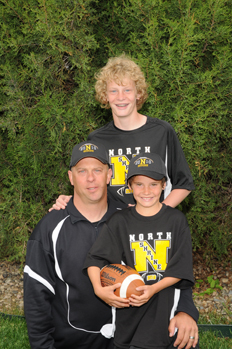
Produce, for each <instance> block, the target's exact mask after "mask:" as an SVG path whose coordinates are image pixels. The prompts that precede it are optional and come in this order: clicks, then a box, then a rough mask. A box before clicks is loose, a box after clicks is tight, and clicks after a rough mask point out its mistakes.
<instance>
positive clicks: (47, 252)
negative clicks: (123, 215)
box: [24, 200, 125, 349]
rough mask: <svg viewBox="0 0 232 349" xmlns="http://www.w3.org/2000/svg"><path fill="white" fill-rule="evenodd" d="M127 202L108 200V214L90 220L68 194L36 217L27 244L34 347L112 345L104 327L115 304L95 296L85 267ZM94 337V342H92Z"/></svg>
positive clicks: (30, 327)
mask: <svg viewBox="0 0 232 349" xmlns="http://www.w3.org/2000/svg"><path fill="white" fill-rule="evenodd" d="M118 207H119V208H123V207H125V204H122V203H116V202H114V201H112V200H110V201H109V208H108V211H107V213H106V214H105V216H104V217H103V218H102V219H101V221H100V222H98V223H97V224H93V223H91V222H89V221H88V220H87V219H86V218H85V217H83V216H82V215H81V214H80V213H79V211H78V210H77V209H76V208H75V206H74V204H73V200H70V202H69V203H68V205H67V207H66V209H65V210H60V211H52V212H50V213H48V214H47V215H46V216H45V217H43V219H42V220H41V221H40V222H39V223H38V225H37V226H36V228H35V230H34V231H33V233H32V235H31V237H30V239H29V241H28V245H27V256H26V265H25V268H24V309H25V316H26V321H27V326H28V334H29V340H30V344H31V348H32V349H37V348H38V349H42V348H46V349H47V348H49V349H53V348H57V349H58V348H63V349H74V348H83V349H84V348H85V349H87V348H91V347H94V348H96V349H97V348H99V349H103V348H110V347H111V341H110V340H108V339H106V338H105V337H103V336H102V335H101V333H100V329H101V327H102V326H103V325H104V324H105V323H107V322H108V321H110V320H111V308H110V307H109V306H108V305H106V304H105V303H104V302H102V301H101V300H100V299H99V298H97V297H96V296H95V294H94V292H93V288H92V285H91V283H90V280H89V278H88V276H86V275H84V274H83V273H82V267H83V263H84V260H85V257H86V254H87V252H88V251H89V249H90V247H91V246H92V245H93V243H94V241H95V240H96V237H97V236H98V233H99V230H100V229H101V228H102V225H103V223H104V222H105V221H106V220H107V219H108V218H109V217H110V216H111V215H112V213H114V212H115V211H116V210H117V208H118ZM93 343H94V345H93Z"/></svg>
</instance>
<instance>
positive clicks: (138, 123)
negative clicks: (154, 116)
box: [113, 112, 147, 131]
mask: <svg viewBox="0 0 232 349" xmlns="http://www.w3.org/2000/svg"><path fill="white" fill-rule="evenodd" d="M113 120H114V124H115V126H116V127H117V128H119V129H120V130H123V131H132V130H136V129H138V128H140V127H142V126H143V125H145V124H146V122H147V117H146V116H145V115H142V114H139V113H138V112H137V113H136V114H135V115H130V116H122V117H118V116H115V115H113Z"/></svg>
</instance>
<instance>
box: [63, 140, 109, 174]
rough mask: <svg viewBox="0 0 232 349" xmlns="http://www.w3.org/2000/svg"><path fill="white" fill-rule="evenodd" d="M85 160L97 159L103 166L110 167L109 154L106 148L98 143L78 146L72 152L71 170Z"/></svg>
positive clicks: (82, 143)
mask: <svg viewBox="0 0 232 349" xmlns="http://www.w3.org/2000/svg"><path fill="white" fill-rule="evenodd" d="M84 158H95V159H98V160H99V161H101V162H102V163H103V164H107V165H108V166H110V164H109V157H108V153H107V151H106V149H105V147H104V146H103V145H102V144H101V143H98V142H91V141H90V142H88V141H85V142H81V143H79V144H76V145H75V147H74V148H73V150H72V156H71V161H70V165H69V168H70V169H71V168H72V167H73V166H75V165H76V164H77V163H78V162H79V161H80V160H82V159H84Z"/></svg>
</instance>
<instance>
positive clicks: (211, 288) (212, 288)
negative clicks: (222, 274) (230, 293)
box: [194, 275, 223, 296]
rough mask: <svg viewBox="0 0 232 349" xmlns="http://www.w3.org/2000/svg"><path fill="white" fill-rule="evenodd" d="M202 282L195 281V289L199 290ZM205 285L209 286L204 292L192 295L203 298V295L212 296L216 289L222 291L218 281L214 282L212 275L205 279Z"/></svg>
mask: <svg viewBox="0 0 232 349" xmlns="http://www.w3.org/2000/svg"><path fill="white" fill-rule="evenodd" d="M202 282H203V280H196V283H195V287H196V288H199V287H200V284H201V283H202ZM207 283H208V284H209V287H208V288H207V289H206V290H205V291H203V292H200V293H194V295H198V296H204V295H205V294H212V293H213V292H214V291H215V290H217V289H219V290H222V289H223V287H222V286H220V281H219V280H218V279H216V280H214V277H213V275H210V276H208V277H207Z"/></svg>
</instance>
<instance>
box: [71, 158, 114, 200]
mask: <svg viewBox="0 0 232 349" xmlns="http://www.w3.org/2000/svg"><path fill="white" fill-rule="evenodd" d="M68 174H69V180H70V182H71V184H72V185H73V186H74V204H78V203H80V204H90V203H92V204H94V203H99V202H102V200H106V198H107V184H109V181H110V178H111V175H112V171H111V169H109V167H108V165H105V164H103V163H102V162H101V161H99V160H97V159H95V158H84V159H82V160H80V161H79V162H78V163H77V164H76V166H74V167H72V170H71V171H68Z"/></svg>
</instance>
